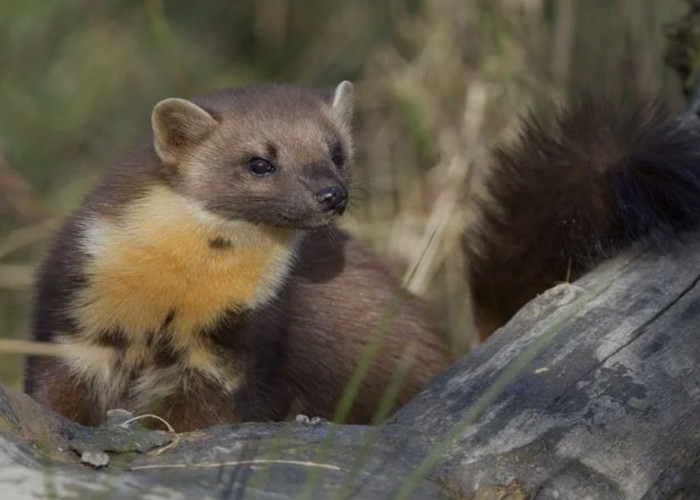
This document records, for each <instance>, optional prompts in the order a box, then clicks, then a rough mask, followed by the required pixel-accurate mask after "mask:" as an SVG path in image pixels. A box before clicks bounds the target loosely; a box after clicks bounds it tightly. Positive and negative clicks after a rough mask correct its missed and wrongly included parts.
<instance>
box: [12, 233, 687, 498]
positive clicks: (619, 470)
mask: <svg viewBox="0 0 700 500" xmlns="http://www.w3.org/2000/svg"><path fill="white" fill-rule="evenodd" d="M699 256H700V244H699V243H688V244H686V245H684V246H682V247H681V246H680V245H679V247H678V248H676V249H675V250H674V251H672V252H670V253H669V254H667V255H657V254H654V253H653V252H650V251H639V252H636V253H634V254H631V253H630V254H628V255H626V256H622V257H620V258H617V259H615V260H613V261H610V262H608V263H606V264H604V265H603V266H601V267H600V268H599V269H598V270H596V271H595V272H594V273H591V274H590V275H588V276H586V277H584V278H583V279H582V280H580V281H579V282H577V283H575V284H573V285H560V286H558V287H556V288H554V289H552V290H550V291H548V292H546V293H545V294H543V295H542V296H540V297H539V298H537V299H536V300H534V301H532V302H531V303H530V304H528V305H527V306H526V307H525V308H523V310H521V311H520V312H519V313H518V315H517V316H516V317H515V318H513V320H512V321H511V322H510V323H509V324H508V325H506V326H505V327H504V328H503V329H501V330H500V331H499V332H498V333H497V334H496V335H494V336H493V337H491V339H490V340H489V341H488V342H486V343H485V344H484V345H483V346H481V347H480V348H479V349H477V350H475V351H473V352H472V353H471V354H469V355H468V356H466V357H465V358H463V359H462V360H461V361H459V362H458V363H456V364H455V365H454V366H452V367H451V368H450V369H449V370H448V371H447V372H446V373H444V374H443V375H441V376H440V377H438V378H437V379H436V380H435V381H434V382H433V384H432V385H431V386H430V387H429V388H428V389H427V390H426V391H424V392H423V393H422V394H421V395H419V396H418V397H417V398H416V399H415V400H414V401H412V402H411V403H410V404H409V405H407V406H406V407H405V408H404V409H402V410H401V411H400V412H398V414H397V415H395V416H394V417H393V418H392V419H391V420H390V421H388V422H387V423H386V424H384V425H382V426H380V427H365V426H340V425H334V424H329V423H325V422H320V423H318V422H313V421H308V419H307V421H306V422H287V423H278V424H272V423H270V424H243V425H235V426H219V427H215V428H211V429H208V430H204V431H200V432H193V433H188V434H182V435H180V436H178V437H177V442H176V443H172V442H171V441H172V440H173V435H170V434H167V433H164V432H158V431H145V430H143V429H140V428H134V427H133V424H132V425H124V424H119V423H117V422H115V423H113V424H111V426H107V427H105V428H98V429H89V428H83V427H80V426H78V425H75V424H73V423H71V422H68V421H67V420H65V419H64V418H62V417H60V416H58V415H56V414H55V413H53V412H51V411H49V410H46V409H43V408H41V407H40V406H39V405H37V404H36V403H34V402H33V401H31V400H30V399H29V398H27V397H26V396H22V395H15V394H10V393H8V392H6V391H2V392H0V450H1V451H2V453H1V455H0V491H2V492H3V493H4V494H5V496H6V498H30V497H32V498H33V497H35V495H45V496H51V495H53V496H55V497H58V498H64V497H80V498H91V497H98V496H99V497H100V498H111V497H114V498H124V497H134V496H141V495H144V494H145V493H149V494H150V495H151V497H159V496H163V497H188V498H189V497H196V496H201V497H211V496H214V497H217V498H243V496H245V497H246V498H280V497H290V496H294V497H297V498H362V499H368V498H390V497H391V498H394V497H398V498H438V497H441V496H450V497H457V498H473V497H475V498H478V499H488V498H511V499H523V498H602V499H608V498H610V499H620V498H630V499H632V498H634V499H637V498H650V499H656V498H674V499H681V498H688V499H690V498H700V290H699V289H698V281H699V280H700V257H699ZM302 420H303V419H302ZM168 443H170V444H168ZM81 461H82V462H83V463H81ZM106 462H108V465H107V466H106V467H101V468H100V469H99V470H95V466H104V465H105V463H106ZM86 463H87V464H92V465H86ZM513 480H517V482H513ZM507 485H510V486H507ZM506 494H509V495H510V496H507V497H506V496H504V495H506Z"/></svg>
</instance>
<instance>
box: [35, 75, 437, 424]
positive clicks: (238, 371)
mask: <svg viewBox="0 0 700 500" xmlns="http://www.w3.org/2000/svg"><path fill="white" fill-rule="evenodd" d="M351 90H352V89H351V87H350V86H349V84H341V85H340V86H338V88H337V89H336V92H335V93H333V94H332V95H329V94H322V93H317V92H314V91H307V90H302V89H296V88H292V87H275V86H272V87H269V86H268V87H260V88H252V89H240V90H230V91H220V92H216V93H212V94H209V95H206V96H202V97H199V98H195V99H193V100H192V101H186V100H182V99H167V100H165V101H162V102H161V103H159V104H158V105H157V106H156V107H155V109H154V112H153V129H154V140H153V141H152V144H146V145H144V146H141V147H140V148H139V149H137V150H136V151H135V152H134V153H133V154H132V156H131V157H130V159H129V160H127V161H126V162H125V163H124V164H122V165H120V166H118V167H117V168H114V169H112V170H111V171H109V172H108V173H107V174H106V176H105V179H104V180H103V182H102V183H101V184H100V185H99V186H98V187H97V189H96V190H95V192H94V193H93V194H92V195H91V196H89V197H88V199H87V200H86V202H85V203H84V205H83V206H82V207H81V208H80V209H79V210H78V211H77V212H76V214H75V215H74V216H73V217H72V218H71V219H70V220H69V221H68V222H67V223H66V225H65V226H64V228H63V229H62V230H61V232H60V233H59V235H58V236H57V238H56V241H55V243H54V246H53V248H52V249H51V251H50V252H49V255H48V257H47V259H46V260H45V262H44V264H43V266H42V270H41V273H40V276H39V284H38V293H37V297H36V316H35V328H34V336H35V338H36V339H38V340H46V341H52V342H57V343H60V344H62V345H64V349H65V352H66V356H65V357H63V358H61V359H43V358H32V359H30V360H29V363H28V368H27V376H26V389H27V392H28V393H29V394H30V395H32V396H33V397H35V398H36V399H38V400H39V401H41V402H43V403H45V404H47V405H49V406H50V407H52V408H54V409H56V410H58V411H60V412H62V413H64V414H65V415H67V416H69V417H70V418H73V419H75V420H77V421H79V422H81V423H84V424H90V425H94V424H98V423H100V422H102V421H103V420H104V416H105V412H106V410H108V409H110V408H115V407H123V408H126V409H129V410H131V411H135V412H139V413H142V412H155V413H158V414H160V415H161V416H162V417H164V418H166V419H167V420H169V421H170V423H171V424H172V425H173V426H174V427H175V429H176V430H178V431H182V430H191V429H196V428H200V427H204V426H207V425H211V424H214V423H224V422H238V421H251V420H279V419H282V418H285V417H288V416H289V414H290V412H294V411H301V412H304V413H307V414H310V415H318V416H323V417H327V418H330V417H332V416H333V414H334V411H335V407H336V405H337V402H338V401H339V399H340V396H341V394H342V392H343V390H344V388H345V387H346V385H347V383H348V381H349V379H350V376H351V375H352V373H353V371H354V370H355V369H356V366H357V364H358V360H359V358H360V356H361V353H362V352H363V350H364V346H365V345H367V344H368V343H370V342H371V337H372V335H374V332H375V331H377V330H380V333H381V334H382V335H383V339H382V342H381V345H380V349H379V353H378V355H377V357H376V358H375V359H373V360H371V362H370V365H369V366H370V368H369V373H368V374H367V376H366V377H365V379H364V381H363V384H362V387H361V391H360V393H359V395H358V397H357V400H356V402H355V405H354V406H353V409H352V411H351V413H350V415H349V419H350V420H351V421H353V422H368V421H369V420H370V419H371V418H372V416H373V414H374V413H375V411H376V410H377V408H378V406H379V404H380V401H381V399H382V396H383V395H384V393H385V392H386V390H387V388H388V387H389V386H391V385H392V384H393V382H392V381H393V379H394V378H395V377H396V373H402V371H405V372H406V380H405V381H404V384H403V390H402V391H400V394H399V395H398V398H397V400H396V401H395V402H393V405H392V406H394V407H395V406H396V405H397V404H398V403H401V402H404V401H406V400H407V398H409V397H411V396H412V395H413V394H415V392H416V391H417V390H419V389H420V388H421V387H423V386H424V385H425V384H426V383H427V381H428V380H429V378H430V377H431V376H433V375H435V374H436V373H438V372H439V371H441V370H442V369H443V368H445V367H446V365H447V360H446V358H445V357H444V355H443V353H442V349H441V346H440V343H439V342H438V341H437V339H436V337H435V335H434V332H433V329H432V327H431V325H430V324H429V322H428V321H427V320H426V319H425V314H424V311H423V308H422V305H421V304H420V303H419V301H418V300H417V299H415V298H413V297H410V296H408V295H407V294H405V293H404V292H402V291H401V289H400V287H399V286H398V284H397V283H396V281H395V280H394V279H393V278H392V277H391V276H389V275H388V274H387V273H386V271H385V270H384V269H383V268H382V267H381V266H380V265H379V264H378V263H377V261H376V260H375V259H374V257H372V256H371V255H370V254H369V253H368V252H367V251H366V250H364V249H363V248H362V247H361V245H359V244H358V243H357V242H356V241H354V240H353V239H352V238H350V237H349V236H347V235H346V234H344V233H342V232H340V231H338V230H337V229H335V228H334V227H333V220H334V219H335V217H337V216H338V214H339V213H340V212H342V209H343V208H344V202H343V203H341V204H337V206H336V205H333V206H324V205H323V204H321V202H320V199H319V194H318V193H320V192H321V191H320V190H323V189H325V188H327V187H328V186H335V188H334V189H337V190H338V191H339V192H345V191H346V189H347V184H348V183H349V182H350V176H351V166H352V142H351V137H350V132H349V130H350V127H349V114H350V109H351V106H352V102H351V99H352V94H351ZM256 158H257V159H259V158H263V159H264V160H265V161H266V162H268V163H270V164H273V165H274V167H275V168H274V170H273V172H272V173H271V174H270V175H258V174H255V172H254V171H253V170H251V168H252V167H250V165H251V164H252V162H253V160H254V159H256ZM396 308H397V309H396ZM394 309H396V311H394Z"/></svg>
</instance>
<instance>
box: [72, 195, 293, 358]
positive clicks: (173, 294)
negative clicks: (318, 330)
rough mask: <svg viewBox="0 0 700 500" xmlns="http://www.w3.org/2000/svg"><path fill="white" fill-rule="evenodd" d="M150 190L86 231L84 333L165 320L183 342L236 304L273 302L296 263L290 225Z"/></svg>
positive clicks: (146, 326)
mask: <svg viewBox="0 0 700 500" xmlns="http://www.w3.org/2000/svg"><path fill="white" fill-rule="evenodd" d="M188 203H190V202H189V201H188V200H186V199H184V198H182V197H181V196H179V195H177V194H175V193H173V192H172V191H170V190H166V189H165V188H157V189H154V190H152V191H151V192H150V193H149V194H148V195H147V196H145V197H144V198H143V200H141V202H139V203H138V204H136V205H135V206H134V207H132V209H131V210H130V211H129V212H128V213H127V214H126V215H125V216H124V217H123V218H121V219H120V220H118V221H111V220H105V219H95V220H94V221H92V225H91V226H89V227H88V228H87V230H86V233H85V234H86V236H85V245H84V246H85V248H86V251H87V252H88V254H90V257H91V259H90V264H89V265H88V270H87V271H88V276H89V279H88V283H89V284H88V286H87V287H86V289H85V291H84V294H83V296H82V297H81V300H80V304H79V306H78V311H77V317H78V319H79V323H80V325H81V330H82V333H83V334H84V335H88V336H89V335H91V334H98V333H99V332H100V331H104V330H105V329H109V328H120V329H121V330H123V331H125V332H127V334H128V335H130V336H131V335H139V336H141V335H143V333H144V332H148V331H156V330H158V329H159V328H161V326H162V325H163V323H164V322H165V321H166V318H170V319H169V321H170V323H169V329H170V330H171V331H173V332H174V333H175V337H178V336H179V337H181V338H180V339H179V340H180V341H179V342H178V341H177V339H173V340H175V341H176V343H178V344H180V345H181V347H185V346H184V345H182V344H183V343H186V339H185V338H182V336H183V335H184V336H189V335H191V334H193V333H194V332H195V331H198V330H199V329H201V328H205V327H207V326H210V325H212V324H213V323H215V322H216V320H217V319H218V318H220V317H221V315H222V314H223V313H224V312H225V311H227V310H230V309H236V308H240V309H243V308H254V307H256V306H258V305H260V304H263V303H264V302H266V301H268V300H270V299H271V298H272V297H273V296H274V295H275V293H276V291H277V289H278V288H279V286H280V285H281V284H282V282H283V280H284V279H285V277H286V275H287V272H288V269H289V267H290V264H291V261H292V255H293V250H292V247H293V245H292V240H293V234H292V233H291V232H288V231H286V232H285V231H282V230H277V229H274V228H265V227H262V226H255V225H252V224H249V223H244V222H235V221H234V222H227V221H222V220H219V219H216V218H214V216H212V215H210V214H206V213H204V212H203V211H201V210H200V209H198V208H196V207H193V206H191V205H188Z"/></svg>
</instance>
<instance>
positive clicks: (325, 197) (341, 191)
mask: <svg viewBox="0 0 700 500" xmlns="http://www.w3.org/2000/svg"><path fill="white" fill-rule="evenodd" d="M316 201H318V202H319V204H320V205H321V208H322V209H323V211H324V212H330V211H331V210H335V211H336V212H337V213H338V215H341V214H342V213H343V212H345V206H346V205H347V204H348V191H347V189H345V188H344V187H343V186H330V187H326V188H323V189H321V190H320V191H319V192H317V193H316Z"/></svg>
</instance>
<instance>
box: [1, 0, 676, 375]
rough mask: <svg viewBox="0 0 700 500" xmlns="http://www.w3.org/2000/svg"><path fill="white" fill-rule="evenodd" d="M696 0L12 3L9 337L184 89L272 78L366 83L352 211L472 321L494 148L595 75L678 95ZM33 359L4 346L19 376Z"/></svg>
mask: <svg viewBox="0 0 700 500" xmlns="http://www.w3.org/2000/svg"><path fill="white" fill-rule="evenodd" d="M684 9H685V5H684V2H683V1H682V0H388V1H384V2H378V1H376V0H339V1H334V2H329V1H327V0H304V1H292V0H237V1H223V0H199V1H197V2H193V1H191V0H172V1H164V0H147V1H136V0H82V1H77V0H76V1H72V2H51V1H43V0H27V1H20V0H2V1H0V336H6V337H17V338H23V337H26V336H27V334H28V329H29V314H30V312H29V303H30V301H31V282H32V276H33V268H34V266H35V264H36V262H37V260H38V259H39V258H40V255H41V251H42V248H43V247H44V246H45V244H46V242H47V239H48V237H49V236H50V234H51V231H52V229H53V228H55V227H56V224H57V223H58V222H59V221H60V220H61V219H62V218H63V217H65V215H66V214H67V213H68V212H69V211H70V210H72V209H73V208H75V207H76V206H77V204H78V203H79V201H80V199H81V197H82V196H83V195H84V194H85V193H86V191H87V190H88V189H89V188H90V186H91V185H92V184H93V183H94V181H95V179H96V178H97V176H99V174H100V172H101V171H102V170H103V169H105V168H107V167H108V166H109V164H110V163H112V162H114V161H117V160H118V158H119V156H120V155H121V154H122V153H123V151H124V150H125V149H126V148H128V147H129V145H130V144H132V143H134V142H136V141H137V140H138V138H140V137H141V136H142V135H144V134H146V133H147V132H148V127H149V115H150V109H151V107H152V106H153V104H154V103H155V102H157V101H158V100H160V99H162V98H165V97H168V96H188V95H192V94H197V93H200V92H203V91H207V90H211V89H213V88H217V87H228V86H236V85H245V84H249V83H253V82H260V81H285V82H291V83H295V84H300V85H309V86H319V87H324V86H332V85H334V84H336V83H337V82H338V81H340V80H343V79H350V80H353V81H354V82H356V84H357V101H358V110H357V118H356V121H355V126H356V135H357V146H358V153H359V154H358V162H357V167H356V170H357V177H358V181H359V182H358V184H359V185H360V188H359V189H358V190H357V192H356V193H355V200H356V203H355V204H354V208H353V210H352V213H351V214H350V216H349V217H348V218H347V219H346V221H345V225H346V227H347V228H348V229H349V230H351V231H352V232H354V233H355V234H357V235H359V236H360V237H361V238H363V239H364V240H365V241H366V242H367V243H368V244H369V245H371V246H372V247H373V248H374V249H375V250H376V251H377V252H378V253H379V254H380V255H381V256H382V257H383V258H384V260H385V261H386V262H387V263H388V264H390V265H391V266H392V267H393V269H394V270H395V272H396V273H397V274H398V275H399V276H404V277H405V281H406V283H407V286H409V287H410V288H411V289H412V290H413V291H415V292H416V293H419V294H421V295H423V296H425V297H426V298H427V299H428V300H430V302H431V304H432V305H433V306H434V310H435V314H436V317H437V318H440V319H441V321H443V323H444V327H445V331H446V332H449V339H450V342H451V345H452V346H453V349H454V350H455V352H463V351H464V350H465V349H468V347H469V345H470V344H471V343H472V341H473V339H472V337H471V333H470V332H471V329H470V326H469V324H470V316H469V314H470V312H469V307H468V299H467V296H466V284H465V282H464V262H463V261H462V256H461V252H460V250H459V244H460V243H459V237H460V234H461V232H462V229H463V227H464V224H465V221H466V220H467V218H468V216H469V214H468V211H467V209H466V206H467V204H466V202H465V200H466V199H467V197H468V196H469V194H470V193H471V192H472V190H473V189H478V179H479V175H480V172H481V171H482V170H483V167H486V166H487V165H488V155H487V148H488V147H489V146H490V145H492V144H493V143H494V142H496V141H503V140H505V141H507V140H509V139H510V138H512V136H513V133H514V131H515V130H517V116H518V115H519V114H522V113H523V112H525V111H526V110H527V109H529V108H534V109H536V110H537V109H540V108H542V107H543V106H544V105H546V104H547V103H549V102H551V101H552V100H553V99H554V100H560V99H562V98H564V97H566V96H567V95H569V94H571V93H575V92H579V91H581V90H586V91H590V92H593V93H612V94H614V95H625V94H628V93H661V94H663V95H664V96H665V97H666V98H667V100H669V101H671V102H672V103H674V104H675V105H677V106H680V104H681V96H680V91H679V85H678V82H677V81H676V78H675V76H674V75H673V74H672V72H671V70H670V69H667V68H665V67H664V66H663V49H664V40H663V36H662V34H663V27H664V24H665V23H666V22H667V21H669V20H671V19H673V18H674V17H677V16H679V15H681V14H682V13H683V12H684ZM20 364H21V358H20V357H19V356H16V355H0V382H3V383H6V384H10V385H11V386H13V387H14V388H18V387H19V377H20V373H21V366H20Z"/></svg>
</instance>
